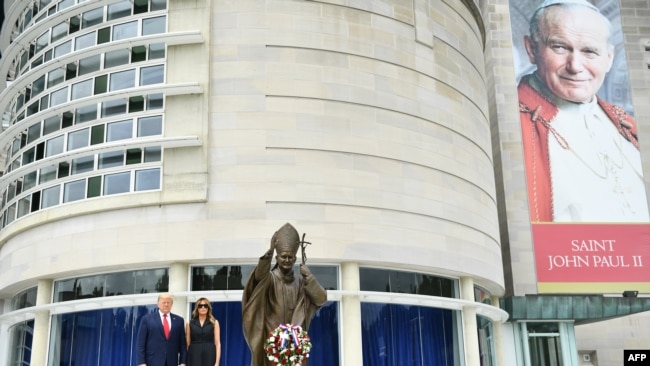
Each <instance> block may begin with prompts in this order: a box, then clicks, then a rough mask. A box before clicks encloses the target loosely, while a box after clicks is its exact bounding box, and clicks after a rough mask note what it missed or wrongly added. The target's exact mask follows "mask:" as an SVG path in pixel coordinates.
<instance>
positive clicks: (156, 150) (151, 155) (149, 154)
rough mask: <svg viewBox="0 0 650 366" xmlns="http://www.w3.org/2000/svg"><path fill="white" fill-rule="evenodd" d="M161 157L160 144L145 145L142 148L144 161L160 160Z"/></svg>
mask: <svg viewBox="0 0 650 366" xmlns="http://www.w3.org/2000/svg"><path fill="white" fill-rule="evenodd" d="M161 158H162V149H161V148H160V146H153V147H145V148H144V162H145V163H151V162H155V161H160V159H161Z"/></svg>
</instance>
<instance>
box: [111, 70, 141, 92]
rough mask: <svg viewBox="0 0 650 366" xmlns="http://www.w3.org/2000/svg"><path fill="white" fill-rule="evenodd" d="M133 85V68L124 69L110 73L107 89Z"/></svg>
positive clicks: (131, 86)
mask: <svg viewBox="0 0 650 366" xmlns="http://www.w3.org/2000/svg"><path fill="white" fill-rule="evenodd" d="M134 86H135V70H125V71H120V72H115V73H112V74H111V80H110V83H109V89H108V90H109V91H115V90H122V89H128V88H133V87H134Z"/></svg>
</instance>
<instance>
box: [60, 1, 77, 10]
mask: <svg viewBox="0 0 650 366" xmlns="http://www.w3.org/2000/svg"><path fill="white" fill-rule="evenodd" d="M72 5H74V0H61V1H59V3H58V4H57V9H58V11H61V10H63V9H65V8H69V7H71V6H72Z"/></svg>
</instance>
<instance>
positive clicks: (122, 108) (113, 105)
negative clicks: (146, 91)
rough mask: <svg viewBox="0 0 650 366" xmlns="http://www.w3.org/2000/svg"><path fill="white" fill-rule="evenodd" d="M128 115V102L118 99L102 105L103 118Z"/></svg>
mask: <svg viewBox="0 0 650 366" xmlns="http://www.w3.org/2000/svg"><path fill="white" fill-rule="evenodd" d="M118 114H126V100H124V99H118V100H111V101H109V102H104V103H102V117H110V116H116V115H118Z"/></svg>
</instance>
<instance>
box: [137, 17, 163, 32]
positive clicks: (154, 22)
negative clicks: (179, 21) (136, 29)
mask: <svg viewBox="0 0 650 366" xmlns="http://www.w3.org/2000/svg"><path fill="white" fill-rule="evenodd" d="M165 24H166V17H164V16H162V17H155V18H149V19H143V20H142V35H143V36H147V35H150V34H161V33H165Z"/></svg>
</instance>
